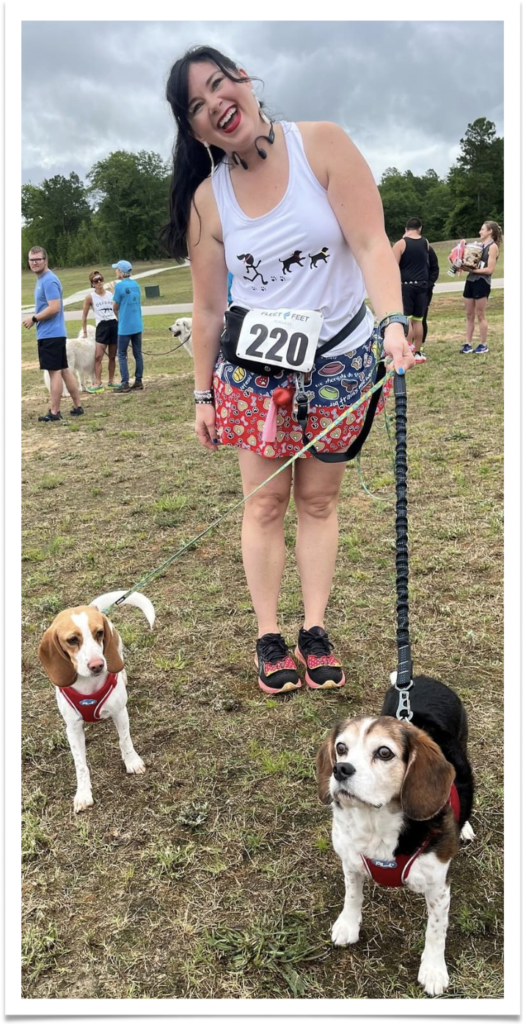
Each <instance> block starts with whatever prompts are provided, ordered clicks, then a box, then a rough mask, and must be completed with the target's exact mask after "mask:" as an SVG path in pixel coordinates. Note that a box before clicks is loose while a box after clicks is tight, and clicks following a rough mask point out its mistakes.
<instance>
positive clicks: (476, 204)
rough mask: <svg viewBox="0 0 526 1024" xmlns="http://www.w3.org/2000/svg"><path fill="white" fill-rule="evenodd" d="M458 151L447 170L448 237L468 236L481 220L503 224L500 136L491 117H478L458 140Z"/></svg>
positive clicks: (475, 232)
mask: <svg viewBox="0 0 526 1024" xmlns="http://www.w3.org/2000/svg"><path fill="white" fill-rule="evenodd" d="M460 149H461V153H460V155H459V156H458V157H457V162H456V165H455V166H454V167H452V168H451V170H450V172H449V174H448V185H449V188H450V190H451V197H452V203H451V209H450V212H449V215H448V217H447V220H446V232H447V234H448V235H449V237H454V238H457V237H459V236H461V235H464V236H466V237H468V238H469V237H471V236H473V235H476V234H477V233H478V230H479V228H480V225H481V223H482V222H483V221H484V220H496V221H498V222H499V223H500V224H503V217H504V140H503V139H502V138H500V137H499V136H497V133H496V128H495V125H494V123H493V121H488V119H487V118H486V117H479V118H478V119H477V120H476V121H473V123H472V124H469V125H468V127H467V129H466V134H465V136H464V138H462V139H461V140H460Z"/></svg>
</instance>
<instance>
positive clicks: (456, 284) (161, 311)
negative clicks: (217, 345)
mask: <svg viewBox="0 0 526 1024" xmlns="http://www.w3.org/2000/svg"><path fill="white" fill-rule="evenodd" d="M167 269H170V268H167ZM492 286H493V288H504V278H503V277H500V278H497V280H496V281H492ZM462 291H464V282H463V281H452V282H451V284H450V283H449V281H444V283H443V284H436V285H435V294H436V293H437V292H439V293H441V292H462ZM193 308H194V306H193V303H192V302H179V303H172V304H171V305H169V306H143V307H142V315H143V316H167V315H168V314H171V313H191V312H192V310H193ZM64 316H65V318H66V320H82V312H81V311H80V310H76V311H75V312H73V313H65V314H64ZM89 319H90V317H88V320H89ZM91 319H93V317H92V318H91Z"/></svg>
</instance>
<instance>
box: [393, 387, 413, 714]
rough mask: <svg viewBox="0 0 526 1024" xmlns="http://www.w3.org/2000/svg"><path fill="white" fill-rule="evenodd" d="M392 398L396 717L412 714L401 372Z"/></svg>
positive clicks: (404, 394)
mask: <svg viewBox="0 0 526 1024" xmlns="http://www.w3.org/2000/svg"><path fill="white" fill-rule="evenodd" d="M394 397H395V437H396V452H395V483H396V522H395V529H396V615H397V627H396V640H397V646H398V669H397V677H396V689H397V690H398V691H399V703H398V710H397V713H396V717H397V718H404V719H406V720H408V721H410V720H411V718H412V717H413V714H412V711H411V707H410V704H409V694H408V693H407V691H408V690H409V689H410V687H411V686H412V685H413V680H412V675H413V664H412V661H411V644H410V641H409V554H408V542H407V391H406V380H405V374H401V373H400V374H399V373H395V375H394Z"/></svg>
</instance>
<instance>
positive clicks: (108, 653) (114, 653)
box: [102, 615, 124, 674]
mask: <svg viewBox="0 0 526 1024" xmlns="http://www.w3.org/2000/svg"><path fill="white" fill-rule="evenodd" d="M102 618H103V620H104V657H105V658H106V665H107V667H108V672H114V673H115V674H116V673H117V672H121V671H122V669H123V668H124V662H123V660H122V658H121V656H120V654H119V647H118V636H119V634H118V633H117V630H116V629H114V628H112V625H111V622H110V620H109V619H107V618H106V616H105V615H103V616H102Z"/></svg>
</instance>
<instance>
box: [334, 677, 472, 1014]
mask: <svg viewBox="0 0 526 1024" xmlns="http://www.w3.org/2000/svg"><path fill="white" fill-rule="evenodd" d="M391 681H392V683H393V684H394V682H396V672H394V673H393V675H392V676H391ZM410 700H411V709H412V711H413V719H412V722H411V723H409V722H405V721H399V720H398V719H397V718H396V709H397V706H398V691H397V690H395V689H394V687H391V688H390V689H389V690H388V692H387V694H386V696H385V699H384V703H383V707H382V710H381V712H380V716H379V717H378V718H366V717H361V718H349V719H347V720H346V721H343V722H340V723H339V724H338V725H336V726H335V727H334V729H333V730H332V732H331V733H330V734H329V736H328V737H327V739H326V740H325V742H324V743H323V745H322V746H321V748H320V750H319V751H318V757H317V767H318V795H319V798H320V800H321V801H322V802H323V803H326V804H331V805H332V813H333V824H332V843H333V847H334V849H335V851H336V853H337V854H338V855H339V857H340V858H341V861H342V866H343V873H344V878H345V901H344V906H343V910H342V912H341V914H340V916H339V918H338V920H337V921H336V922H335V924H334V925H333V928H332V941H333V942H334V944H335V945H336V946H346V945H350V944H352V943H355V942H358V938H359V932H360V923H361V920H362V901H363V883H364V880H365V878H366V877H370V878H373V879H374V880H375V881H376V882H377V883H378V884H380V885H384V886H391V887H392V886H401V885H406V886H407V887H408V889H412V890H413V891H414V892H419V893H423V895H424V896H425V899H426V903H427V911H428V924H427V930H426V938H425V948H424V952H423V954H422V959H421V965H420V971H419V974H418V980H419V982H420V984H421V985H423V987H424V989H425V991H426V992H427V993H428V995H431V996H439V995H441V994H442V993H443V992H444V990H445V989H446V988H447V985H448V982H449V977H448V972H447V967H446V962H445V958H444V949H445V943H446V932H447V926H448V913H449V899H450V893H449V880H448V872H449V865H450V863H451V860H452V858H453V857H454V856H455V854H456V853H457V852H458V848H459V839H464V840H466V841H467V840H470V839H473V836H474V833H473V830H472V828H471V825H470V824H469V820H468V818H469V815H470V813H471V807H472V803H473V773H472V770H471V766H470V764H469V761H468V757H467V736H468V727H467V717H466V711H465V708H464V706H463V704H462V701H461V700H460V698H459V697H458V696H457V695H456V694H455V693H454V692H453V690H451V689H450V688H449V687H448V686H446V685H445V684H444V683H441V682H439V681H438V680H436V679H430V678H429V677H428V676H416V677H415V679H414V687H413V688H412V689H411V690H410Z"/></svg>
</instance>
